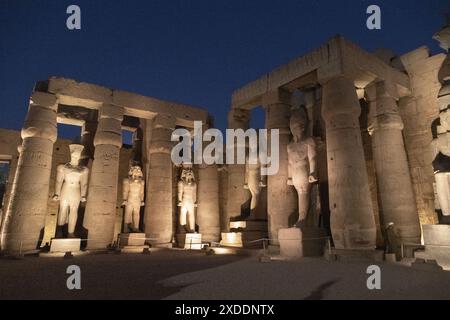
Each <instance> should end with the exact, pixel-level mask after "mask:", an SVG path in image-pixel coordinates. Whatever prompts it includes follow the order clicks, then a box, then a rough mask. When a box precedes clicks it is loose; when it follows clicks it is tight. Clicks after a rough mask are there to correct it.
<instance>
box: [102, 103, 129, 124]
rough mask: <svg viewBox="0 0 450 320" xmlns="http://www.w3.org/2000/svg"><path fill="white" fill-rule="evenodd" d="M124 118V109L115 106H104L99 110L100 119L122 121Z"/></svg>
mask: <svg viewBox="0 0 450 320" xmlns="http://www.w3.org/2000/svg"><path fill="white" fill-rule="evenodd" d="M123 116H124V109H123V107H119V106H116V105H113V104H103V105H102V107H101V108H100V110H99V119H105V118H110V119H115V120H118V121H122V120H123Z"/></svg>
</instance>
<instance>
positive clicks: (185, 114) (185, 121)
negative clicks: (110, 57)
mask: <svg viewBox="0 0 450 320" xmlns="http://www.w3.org/2000/svg"><path fill="white" fill-rule="evenodd" d="M48 92H49V93H52V94H54V95H55V96H57V97H58V98H59V100H60V103H62V104H65V105H69V106H71V105H72V106H82V107H85V108H90V109H100V108H101V106H102V105H103V104H113V105H116V106H119V107H122V108H124V113H125V115H129V116H134V117H139V118H145V119H151V118H153V117H155V116H156V115H157V114H162V113H165V114H170V115H173V116H175V117H176V121H177V125H181V126H184V127H193V121H196V120H197V121H202V122H203V123H206V122H207V120H208V112H207V111H206V110H205V109H201V108H197V107H193V106H189V105H185V104H180V103H175V102H168V101H163V100H160V99H156V98H152V97H146V96H142V95H139V94H135V93H131V92H126V91H121V90H113V89H109V88H105V87H102V86H98V85H95V84H90V83H85V82H78V81H76V80H73V79H68V78H60V77H52V78H50V79H49V80H48Z"/></svg>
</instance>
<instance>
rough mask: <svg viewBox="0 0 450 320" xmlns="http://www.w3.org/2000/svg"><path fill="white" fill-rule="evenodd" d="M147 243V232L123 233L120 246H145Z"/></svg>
mask: <svg viewBox="0 0 450 320" xmlns="http://www.w3.org/2000/svg"><path fill="white" fill-rule="evenodd" d="M143 245H145V233H121V234H120V242H119V246H120V247H121V248H123V247H127V246H143Z"/></svg>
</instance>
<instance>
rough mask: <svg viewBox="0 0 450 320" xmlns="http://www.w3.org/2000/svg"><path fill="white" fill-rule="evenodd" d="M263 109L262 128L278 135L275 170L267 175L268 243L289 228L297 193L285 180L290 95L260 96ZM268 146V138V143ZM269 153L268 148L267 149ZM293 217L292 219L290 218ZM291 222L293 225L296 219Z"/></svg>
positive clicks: (283, 93) (282, 93)
mask: <svg viewBox="0 0 450 320" xmlns="http://www.w3.org/2000/svg"><path fill="white" fill-rule="evenodd" d="M263 105H264V107H265V109H266V128H267V129H268V130H269V132H268V136H269V140H270V129H278V130H279V134H280V136H279V137H280V138H279V170H278V173H277V174H275V175H270V176H268V178H267V215H268V225H269V238H270V239H272V240H271V241H270V242H271V243H272V244H275V245H276V244H278V230H279V229H281V228H288V227H289V222H290V221H289V217H291V216H293V214H295V212H296V209H297V194H296V191H295V189H294V187H293V186H289V185H288V184H287V182H288V155H287V145H288V144H289V140H290V138H291V132H290V130H289V118H290V116H291V94H290V93H289V92H285V91H282V90H279V91H276V92H272V93H270V94H267V95H266V96H265V97H264V99H263ZM268 146H269V149H270V141H269V143H268ZM269 154H270V150H269ZM294 220H295V218H294ZM294 220H293V221H291V222H292V224H294V223H295V222H296V221H294Z"/></svg>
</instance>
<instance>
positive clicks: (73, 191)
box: [53, 144, 89, 238]
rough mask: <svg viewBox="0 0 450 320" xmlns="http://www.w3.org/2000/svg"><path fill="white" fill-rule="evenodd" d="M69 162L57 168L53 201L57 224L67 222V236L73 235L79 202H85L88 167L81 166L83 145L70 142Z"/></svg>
mask: <svg viewBox="0 0 450 320" xmlns="http://www.w3.org/2000/svg"><path fill="white" fill-rule="evenodd" d="M69 148H70V162H69V163H66V164H61V165H59V166H58V168H57V173H56V184H55V194H54V195H53V200H54V201H59V213H58V221H57V225H58V226H59V227H61V226H64V225H66V224H68V237H69V238H74V237H75V226H76V224H77V219H78V207H79V205H80V202H86V194H87V187H88V177H89V169H88V168H86V167H84V166H81V165H80V164H79V163H80V158H81V152H82V151H83V149H84V146H82V145H79V144H71V145H70V146H69Z"/></svg>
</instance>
